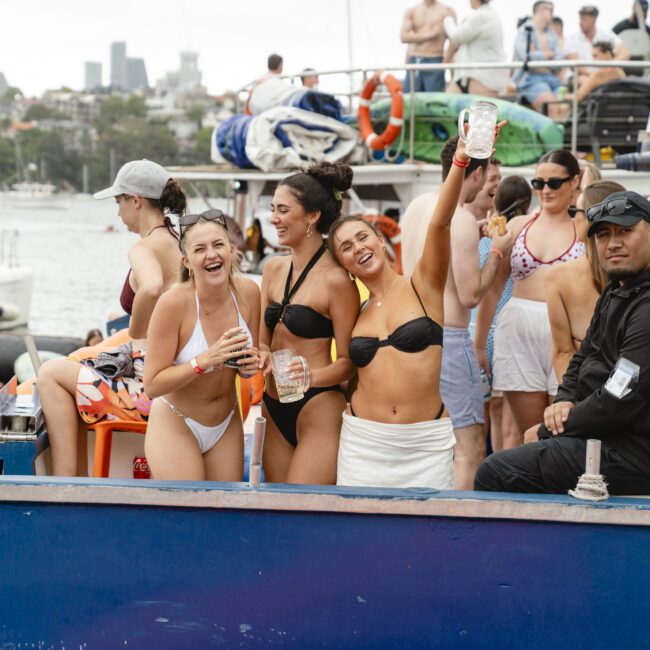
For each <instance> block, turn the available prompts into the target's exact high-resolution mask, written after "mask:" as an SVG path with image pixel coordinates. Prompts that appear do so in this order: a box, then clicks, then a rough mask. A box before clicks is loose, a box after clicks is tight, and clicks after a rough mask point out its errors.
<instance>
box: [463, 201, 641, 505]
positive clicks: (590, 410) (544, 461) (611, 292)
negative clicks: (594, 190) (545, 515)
mask: <svg viewBox="0 0 650 650" xmlns="http://www.w3.org/2000/svg"><path fill="white" fill-rule="evenodd" d="M587 219H588V220H589V223H590V224H591V225H590V227H589V231H588V235H589V237H595V239H596V250H597V251H598V259H599V260H600V263H601V265H602V266H603V268H604V269H605V272H606V273H607V277H608V278H609V280H610V282H609V283H608V284H607V286H606V287H605V289H604V290H603V293H602V294H601V296H600V298H599V300H598V302H597V303H596V308H595V311H594V315H593V317H592V319H591V323H590V325H589V329H588V330H587V335H586V336H585V338H584V340H583V342H582V344H581V346H580V349H579V350H578V351H577V352H576V353H575V355H574V356H573V359H572V360H571V362H570V363H569V367H568V369H567V371H566V373H565V375H564V377H563V379H562V385H561V386H560V387H559V388H558V392H557V396H556V398H555V401H554V403H553V404H552V405H551V406H549V407H548V408H547V409H546V411H545V412H544V422H543V423H542V424H540V425H536V426H534V427H532V428H531V429H529V430H528V431H527V432H526V437H525V442H526V443H529V444H524V445H522V446H520V447H516V448H514V449H507V450H505V451H499V452H497V453H495V454H492V455H491V456H489V457H488V458H486V459H485V460H484V461H483V462H482V463H481V466H480V467H479V469H478V472H477V473H476V481H475V484H474V487H475V489H476V490H487V491H491V492H547V493H552V494H562V493H566V492H567V491H568V490H570V489H573V488H574V487H575V486H576V484H577V482H578V479H579V477H580V476H581V475H582V474H583V473H584V471H585V457H586V449H587V440H588V439H589V438H597V439H599V440H600V441H601V457H600V472H601V474H603V475H604V477H605V481H606V482H607V483H608V486H609V491H610V493H611V494H650V327H648V323H650V202H649V201H648V200H647V199H645V198H644V197H642V196H641V195H639V194H637V193H636V192H615V193H614V194H610V196H608V197H607V198H606V199H605V200H604V201H603V202H602V203H597V204H596V205H593V206H591V207H590V208H589V209H588V210H587Z"/></svg>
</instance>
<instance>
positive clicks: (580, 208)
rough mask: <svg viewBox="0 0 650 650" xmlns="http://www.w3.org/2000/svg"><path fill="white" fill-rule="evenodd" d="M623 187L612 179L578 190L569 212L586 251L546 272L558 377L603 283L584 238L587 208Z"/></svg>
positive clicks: (597, 262) (590, 245)
mask: <svg viewBox="0 0 650 650" xmlns="http://www.w3.org/2000/svg"><path fill="white" fill-rule="evenodd" d="M624 190H625V188H624V187H623V186H622V185H619V184H618V183H614V182H613V181H596V182H594V183H592V184H591V185H588V186H587V187H586V188H585V189H584V190H583V191H582V192H581V193H580V196H578V199H577V201H576V204H575V206H570V207H569V214H570V215H571V216H572V217H573V222H574V224H575V226H576V231H577V233H578V237H579V238H580V241H582V242H584V244H585V246H586V254H585V255H583V256H582V257H579V258H578V259H577V260H572V261H571V262H567V263H566V264H557V265H556V266H554V267H552V268H550V269H549V270H548V273H547V274H546V279H545V290H544V294H545V296H546V306H547V308H548V318H549V322H550V324H551V336H552V337H553V348H552V350H553V352H552V354H553V367H554V368H555V376H556V377H557V378H558V379H559V380H561V379H562V377H563V376H564V373H565V372H566V369H567V366H568V365H569V362H570V361H571V358H572V357H573V354H574V353H575V351H576V350H577V349H578V348H579V347H580V344H581V343H582V341H583V340H584V337H585V334H586V332H587V326H588V325H589V321H591V317H592V316H593V314H594V307H595V305H596V301H597V300H598V298H599V296H600V294H601V292H602V290H603V287H604V286H605V283H606V278H605V272H604V271H603V268H602V266H601V264H600V260H599V259H598V254H597V252H596V244H595V242H594V240H593V238H589V237H587V229H588V227H589V224H588V222H587V217H586V216H585V215H586V212H587V209H588V208H590V207H591V206H592V205H595V204H596V203H600V202H601V201H603V200H604V199H605V198H607V197H608V196H609V195H610V194H613V193H614V192H621V191H624Z"/></svg>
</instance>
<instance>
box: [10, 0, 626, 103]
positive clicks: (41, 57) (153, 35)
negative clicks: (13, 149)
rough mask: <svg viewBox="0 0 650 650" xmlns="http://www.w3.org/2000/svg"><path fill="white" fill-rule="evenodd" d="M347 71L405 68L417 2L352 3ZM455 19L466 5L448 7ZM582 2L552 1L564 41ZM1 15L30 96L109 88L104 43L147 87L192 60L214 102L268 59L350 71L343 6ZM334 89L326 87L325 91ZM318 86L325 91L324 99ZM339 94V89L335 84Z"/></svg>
mask: <svg viewBox="0 0 650 650" xmlns="http://www.w3.org/2000/svg"><path fill="white" fill-rule="evenodd" d="M349 4H350V7H351V16H352V21H351V22H352V42H353V44H352V65H353V66H365V67H372V68H381V67H387V66H390V65H399V64H401V63H403V62H404V55H405V47H404V45H402V44H401V43H400V40H399V31H400V27H401V23H402V17H403V14H404V11H405V10H406V9H407V8H409V7H410V6H413V5H415V4H417V2H415V1H414V0H349ZM446 4H448V5H449V6H451V7H453V8H454V9H455V10H456V12H457V14H458V17H459V19H462V17H463V16H465V15H466V14H467V13H468V12H469V9H470V5H469V0H446ZM583 4H585V2H584V1H583V0H561V2H560V1H558V2H556V13H557V14H558V15H560V16H561V17H562V19H563V20H564V23H565V35H569V34H571V33H572V32H574V31H576V29H577V24H578V9H579V8H580V7H581V6H582V5H583ZM594 4H596V5H597V6H599V8H600V11H601V14H600V17H599V25H600V26H601V27H606V28H611V27H612V25H613V24H614V23H616V22H617V21H618V20H620V19H622V18H624V17H626V16H627V15H629V14H630V13H631V5H632V1H631V0H621V2H614V1H613V0H599V1H597V2H595V3H594ZM4 5H5V6H3V24H4V25H5V29H3V34H2V38H1V39H0V72H3V73H4V75H5V77H6V79H7V82H8V83H9V84H11V85H13V86H18V87H19V88H20V89H21V90H22V91H23V93H25V94H26V95H28V96H39V95H40V94H42V92H43V91H44V90H46V89H49V88H60V87H61V86H69V87H71V88H73V89H81V88H82V87H83V75H84V61H99V62H101V63H102V64H103V82H104V83H105V84H107V83H108V82H109V74H110V64H109V61H110V58H109V57H110V44H111V42H112V41H126V43H127V55H128V56H131V57H142V58H144V60H145V64H146V66H147V72H148V75H149V83H150V84H151V85H153V84H155V82H156V80H157V79H159V78H161V77H163V76H164V74H165V73H166V72H167V71H170V70H176V69H178V67H179V52H180V51H183V50H193V51H196V52H198V53H199V61H198V64H199V69H200V70H201V71H202V72H203V83H204V85H205V86H207V88H208V92H209V93H211V94H221V93H223V92H224V91H225V90H236V89H238V88H240V87H242V86H244V85H245V84H246V83H248V82H250V81H252V80H253V79H255V78H256V77H258V76H260V75H261V74H262V73H264V72H265V70H266V57H267V56H268V54H270V53H271V52H278V53H279V54H281V55H282V56H283V57H284V61H285V65H284V71H285V73H296V72H299V71H300V70H302V69H303V68H304V67H312V68H317V69H320V70H325V69H334V68H337V69H338V68H342V67H348V62H349V54H348V37H347V15H348V12H347V5H348V2H347V1H346V0H273V2H270V1H268V0H227V1H226V0H193V1H190V2H184V3H181V2H178V0H173V1H171V0H102V1H101V2H100V1H98V0H94V1H93V0H91V1H90V2H89V1H88V0H83V1H82V0H59V1H58V2H52V0H21V2H11V3H9V2H7V3H4ZM493 6H494V7H495V9H496V10H497V11H498V12H499V13H500V15H501V16H502V24H503V28H504V41H505V48H506V52H507V53H508V54H510V52H511V50H512V43H513V41H514V34H515V21H516V18H517V17H519V16H524V15H527V14H529V13H530V8H531V6H532V2H529V1H528V0H526V1H521V0H493ZM332 83H335V82H330V85H331V84H332ZM327 85H328V84H326V83H321V88H322V89H323V90H330V88H328V87H327ZM339 87H340V82H339Z"/></svg>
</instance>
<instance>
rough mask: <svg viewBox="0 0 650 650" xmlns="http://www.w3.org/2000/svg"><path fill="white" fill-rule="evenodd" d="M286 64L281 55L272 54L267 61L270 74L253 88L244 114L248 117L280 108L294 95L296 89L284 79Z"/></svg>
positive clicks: (259, 80)
mask: <svg viewBox="0 0 650 650" xmlns="http://www.w3.org/2000/svg"><path fill="white" fill-rule="evenodd" d="M283 65H284V63H283V60H282V57H281V56H280V55H279V54H271V55H270V56H269V58H268V60H267V68H268V72H267V73H266V74H265V75H264V76H263V77H261V78H260V79H258V80H257V81H256V82H255V83H254V84H253V87H252V88H251V91H250V94H249V96H248V100H247V101H246V107H245V109H244V112H245V113H246V114H248V115H258V114H259V113H263V112H264V111H265V110H267V109H269V108H273V107H274V106H278V105H280V104H281V103H282V101H283V100H284V99H285V98H286V97H288V96H289V95H291V94H293V93H294V92H295V91H296V89H295V87H294V86H292V85H291V84H290V83H289V82H288V81H286V80H285V79H282V67H283Z"/></svg>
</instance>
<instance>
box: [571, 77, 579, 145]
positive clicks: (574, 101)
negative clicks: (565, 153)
mask: <svg viewBox="0 0 650 650" xmlns="http://www.w3.org/2000/svg"><path fill="white" fill-rule="evenodd" d="M572 82H573V83H572V85H573V90H572V98H571V153H572V154H573V155H574V156H575V155H576V153H577V151H578V66H574V68H573V79H572Z"/></svg>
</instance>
